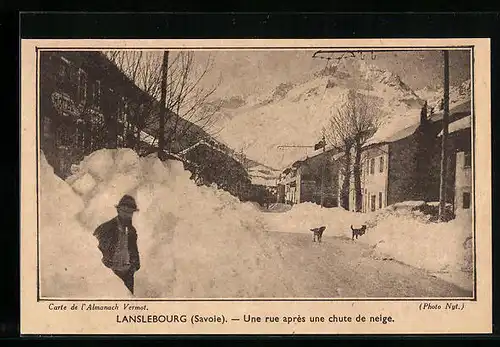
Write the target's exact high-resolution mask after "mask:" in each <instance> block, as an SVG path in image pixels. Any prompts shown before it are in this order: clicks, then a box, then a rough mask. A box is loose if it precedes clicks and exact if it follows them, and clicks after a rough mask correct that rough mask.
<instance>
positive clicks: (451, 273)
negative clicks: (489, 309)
mask: <svg viewBox="0 0 500 347" xmlns="http://www.w3.org/2000/svg"><path fill="white" fill-rule="evenodd" d="M423 204H424V203H423V202H406V203H403V204H396V205H394V206H389V207H387V208H385V209H382V210H379V211H377V212H372V213H354V212H349V211H346V210H344V209H342V208H321V207H319V206H318V205H316V204H313V203H301V204H298V205H294V206H293V207H292V208H291V209H290V210H289V211H286V212H283V213H267V214H265V217H264V219H265V221H266V224H267V226H268V227H269V230H272V231H280V232H294V233H304V234H309V235H311V239H312V233H311V231H310V230H309V229H311V228H315V227H319V226H322V225H324V226H326V227H327V228H326V230H325V234H324V236H325V237H326V236H335V237H342V238H349V239H351V237H352V231H351V225H353V226H354V227H360V226H361V225H362V224H366V225H367V226H368V228H367V231H366V233H365V235H363V236H361V237H359V238H358V239H357V240H354V241H353V242H360V243H364V244H367V245H369V246H371V247H372V248H373V250H374V252H375V254H377V255H378V256H379V257H382V258H385V259H393V260H396V261H400V262H402V263H405V264H407V265H410V266H414V267H417V268H420V269H423V270H427V271H429V272H430V273H431V274H432V275H434V276H436V277H439V278H442V279H444V280H446V281H449V282H452V283H454V284H456V285H458V286H460V287H462V288H464V289H467V290H472V287H473V276H472V271H473V268H472V265H473V264H472V257H473V253H472V217H471V215H470V214H469V213H465V214H462V215H458V216H457V217H456V218H455V219H454V220H452V221H449V222H446V223H436V222H431V221H430V219H431V216H430V215H428V214H424V213H422V212H420V210H419V209H418V208H419V207H420V206H422V205H423Z"/></svg>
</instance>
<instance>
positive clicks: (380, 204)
mask: <svg viewBox="0 0 500 347" xmlns="http://www.w3.org/2000/svg"><path fill="white" fill-rule="evenodd" d="M378 208H382V192H379V193H378Z"/></svg>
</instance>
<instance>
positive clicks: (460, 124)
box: [438, 116, 472, 136]
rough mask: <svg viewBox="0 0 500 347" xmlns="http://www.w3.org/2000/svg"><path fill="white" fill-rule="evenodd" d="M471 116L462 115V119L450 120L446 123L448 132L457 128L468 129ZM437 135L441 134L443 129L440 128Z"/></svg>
mask: <svg viewBox="0 0 500 347" xmlns="http://www.w3.org/2000/svg"><path fill="white" fill-rule="evenodd" d="M471 121H472V119H471V116H467V117H464V118H462V119H459V120H456V121H454V122H451V123H450V124H449V125H448V133H450V134H451V133H454V132H457V131H459V130H464V129H468V128H470V127H471ZM438 136H443V131H442V130H441V132H440V133H439V135H438Z"/></svg>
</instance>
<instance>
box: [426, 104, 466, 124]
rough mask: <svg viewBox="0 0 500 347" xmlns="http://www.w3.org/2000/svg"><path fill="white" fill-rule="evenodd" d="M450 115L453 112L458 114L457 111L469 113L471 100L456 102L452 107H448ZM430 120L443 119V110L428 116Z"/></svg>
mask: <svg viewBox="0 0 500 347" xmlns="http://www.w3.org/2000/svg"><path fill="white" fill-rule="evenodd" d="M449 113H450V116H453V115H454V114H459V113H469V114H470V113H471V102H470V101H465V102H462V103H460V104H457V105H455V106H453V107H450V112H449ZM430 119H431V121H433V122H435V121H438V120H441V119H443V111H439V112H437V113H434V114H433V115H431V117H430Z"/></svg>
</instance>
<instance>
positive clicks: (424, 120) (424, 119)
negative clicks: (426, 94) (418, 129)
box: [420, 101, 427, 125]
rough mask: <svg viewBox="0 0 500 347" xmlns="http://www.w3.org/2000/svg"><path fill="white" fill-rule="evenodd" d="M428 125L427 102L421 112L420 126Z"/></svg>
mask: <svg viewBox="0 0 500 347" xmlns="http://www.w3.org/2000/svg"><path fill="white" fill-rule="evenodd" d="M426 123H427V101H425V103H424V106H422V109H421V111H420V125H424V124H426Z"/></svg>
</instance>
